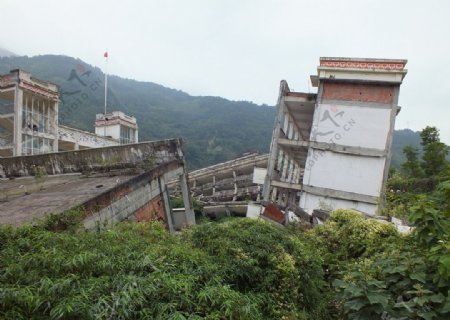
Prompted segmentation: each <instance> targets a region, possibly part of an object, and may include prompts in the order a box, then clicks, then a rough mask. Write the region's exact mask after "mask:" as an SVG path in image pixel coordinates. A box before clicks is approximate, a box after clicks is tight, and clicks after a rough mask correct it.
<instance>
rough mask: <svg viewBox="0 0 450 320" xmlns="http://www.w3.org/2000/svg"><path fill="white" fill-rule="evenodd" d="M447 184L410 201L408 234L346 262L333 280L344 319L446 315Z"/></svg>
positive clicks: (449, 289)
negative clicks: (362, 257)
mask: <svg viewBox="0 0 450 320" xmlns="http://www.w3.org/2000/svg"><path fill="white" fill-rule="evenodd" d="M449 191H450V184H449V183H448V182H444V183H442V184H441V185H440V186H439V187H438V188H437V190H436V191H435V193H434V194H432V195H428V196H425V195H422V196H420V197H418V199H417V200H416V201H415V202H414V203H413V204H412V205H411V207H410V213H409V218H410V221H411V222H412V223H413V225H414V226H415V230H414V232H413V233H412V234H411V235H408V236H407V237H405V238H398V239H397V240H396V241H393V242H392V243H391V244H390V245H389V247H387V248H385V250H384V251H382V252H379V253H378V254H375V255H374V256H372V257H371V258H370V259H367V260H360V261H358V262H357V263H356V264H354V265H350V266H349V271H348V272H345V273H343V274H342V278H341V279H336V280H335V281H334V282H333V283H334V286H335V287H336V288H337V289H338V298H339V299H340V300H341V302H342V311H343V313H344V314H345V316H346V317H348V318H350V319H427V320H428V319H449V317H450V242H449V239H450V224H449V211H448V210H449V207H450V197H448V192H449Z"/></svg>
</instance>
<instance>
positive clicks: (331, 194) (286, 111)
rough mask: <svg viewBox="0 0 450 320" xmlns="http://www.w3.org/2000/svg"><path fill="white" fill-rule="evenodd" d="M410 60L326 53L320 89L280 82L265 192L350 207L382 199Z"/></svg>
mask: <svg viewBox="0 0 450 320" xmlns="http://www.w3.org/2000/svg"><path fill="white" fill-rule="evenodd" d="M406 62H407V61H406V60H393V59H359V58H321V59H320V66H319V67H318V68H317V71H318V74H317V75H315V76H311V82H312V84H313V86H315V87H317V88H318V91H317V94H311V93H301V92H292V91H290V89H289V86H288V84H287V82H286V81H282V82H281V85H280V93H279V98H278V104H277V108H278V109H277V110H278V112H277V118H276V121H275V126H274V131H273V136H272V143H271V149H270V155H269V163H268V171H267V176H266V180H265V185H264V193H263V197H264V200H266V201H270V200H271V201H274V202H276V203H277V204H278V205H279V206H281V207H285V208H286V207H293V206H299V207H301V208H302V209H304V210H306V211H307V212H308V213H311V212H312V211H313V210H314V209H326V210H332V209H336V208H352V209H356V210H360V211H362V212H365V213H367V214H369V215H374V214H376V213H377V211H378V208H379V204H381V203H382V202H383V199H382V194H383V186H384V183H385V181H386V179H387V175H388V170H389V164H390V158H391V145H392V136H393V131H394V124H395V117H396V115H397V114H398V112H399V111H400V107H399V106H398V97H399V89H400V85H401V83H402V81H403V78H404V77H405V75H406V73H407V70H405V65H406Z"/></svg>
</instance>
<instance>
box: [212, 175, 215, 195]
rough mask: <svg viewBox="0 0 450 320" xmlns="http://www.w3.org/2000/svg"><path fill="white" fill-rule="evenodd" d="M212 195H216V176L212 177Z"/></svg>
mask: <svg viewBox="0 0 450 320" xmlns="http://www.w3.org/2000/svg"><path fill="white" fill-rule="evenodd" d="M212 193H213V195H215V194H216V176H213V187H212Z"/></svg>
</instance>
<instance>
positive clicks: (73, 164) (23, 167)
mask: <svg viewBox="0 0 450 320" xmlns="http://www.w3.org/2000/svg"><path fill="white" fill-rule="evenodd" d="M172 160H179V161H182V160H183V154H182V152H181V141H180V140H178V139H171V140H160V141H151V142H143V143H136V144H129V145H120V146H112V147H104V148H95V149H85V150H78V151H67V152H58V153H48V154H40V155H35V156H21V157H9V158H0V177H20V176H29V175H34V171H35V168H36V167H40V168H42V169H43V170H44V171H45V173H46V174H48V175H55V174H63V173H74V172H86V171H106V170H112V169H123V168H133V167H136V166H140V167H143V168H144V169H151V168H152V167H155V166H157V165H159V164H162V163H165V162H168V161H172Z"/></svg>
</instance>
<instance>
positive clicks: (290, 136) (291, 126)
mask: <svg viewBox="0 0 450 320" xmlns="http://www.w3.org/2000/svg"><path fill="white" fill-rule="evenodd" d="M287 136H288V139H293V138H294V120H293V119H292V117H291V115H289V131H288V134H287Z"/></svg>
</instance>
